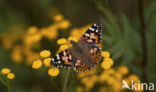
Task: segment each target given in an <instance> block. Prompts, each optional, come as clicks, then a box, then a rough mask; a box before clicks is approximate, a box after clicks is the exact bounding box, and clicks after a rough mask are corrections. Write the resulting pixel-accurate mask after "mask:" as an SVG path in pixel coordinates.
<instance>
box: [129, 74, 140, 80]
mask: <svg viewBox="0 0 156 92" xmlns="http://www.w3.org/2000/svg"><path fill="white" fill-rule="evenodd" d="M129 80H131V81H132V80H133V81H134V82H138V80H139V77H138V76H137V75H134V74H131V75H130V76H129Z"/></svg>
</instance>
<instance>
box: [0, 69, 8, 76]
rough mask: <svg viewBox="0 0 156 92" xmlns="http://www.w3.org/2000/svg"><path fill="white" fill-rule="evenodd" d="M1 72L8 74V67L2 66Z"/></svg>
mask: <svg viewBox="0 0 156 92" xmlns="http://www.w3.org/2000/svg"><path fill="white" fill-rule="evenodd" d="M1 73H2V74H4V75H5V74H8V73H10V69H9V68H3V69H2V70H1Z"/></svg>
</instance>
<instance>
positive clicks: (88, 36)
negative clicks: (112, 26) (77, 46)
mask: <svg viewBox="0 0 156 92" xmlns="http://www.w3.org/2000/svg"><path fill="white" fill-rule="evenodd" d="M101 34H102V25H101V24H100V23H95V24H93V25H92V26H91V27H90V28H89V29H88V30H87V31H86V32H85V33H84V34H83V36H82V38H81V39H83V40H85V41H87V42H88V43H93V44H98V43H100V41H101V37H100V36H101Z"/></svg>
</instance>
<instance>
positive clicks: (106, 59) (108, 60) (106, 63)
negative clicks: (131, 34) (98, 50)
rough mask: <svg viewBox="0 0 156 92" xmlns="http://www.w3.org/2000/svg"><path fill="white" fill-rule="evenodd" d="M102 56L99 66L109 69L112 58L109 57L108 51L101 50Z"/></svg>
mask: <svg viewBox="0 0 156 92" xmlns="http://www.w3.org/2000/svg"><path fill="white" fill-rule="evenodd" d="M102 56H103V57H104V59H103V61H102V63H101V66H102V68H103V69H109V68H110V67H111V66H112V65H113V63H114V62H113V60H112V59H111V58H110V53H109V52H107V51H103V52H102Z"/></svg>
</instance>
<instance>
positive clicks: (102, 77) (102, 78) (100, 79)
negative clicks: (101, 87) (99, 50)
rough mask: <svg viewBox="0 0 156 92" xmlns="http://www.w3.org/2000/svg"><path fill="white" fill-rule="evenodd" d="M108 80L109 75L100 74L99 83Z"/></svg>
mask: <svg viewBox="0 0 156 92" xmlns="http://www.w3.org/2000/svg"><path fill="white" fill-rule="evenodd" d="M108 78H109V75H108V74H107V73H105V72H102V74H101V75H100V76H99V82H104V81H106V80H107V79H108Z"/></svg>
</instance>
